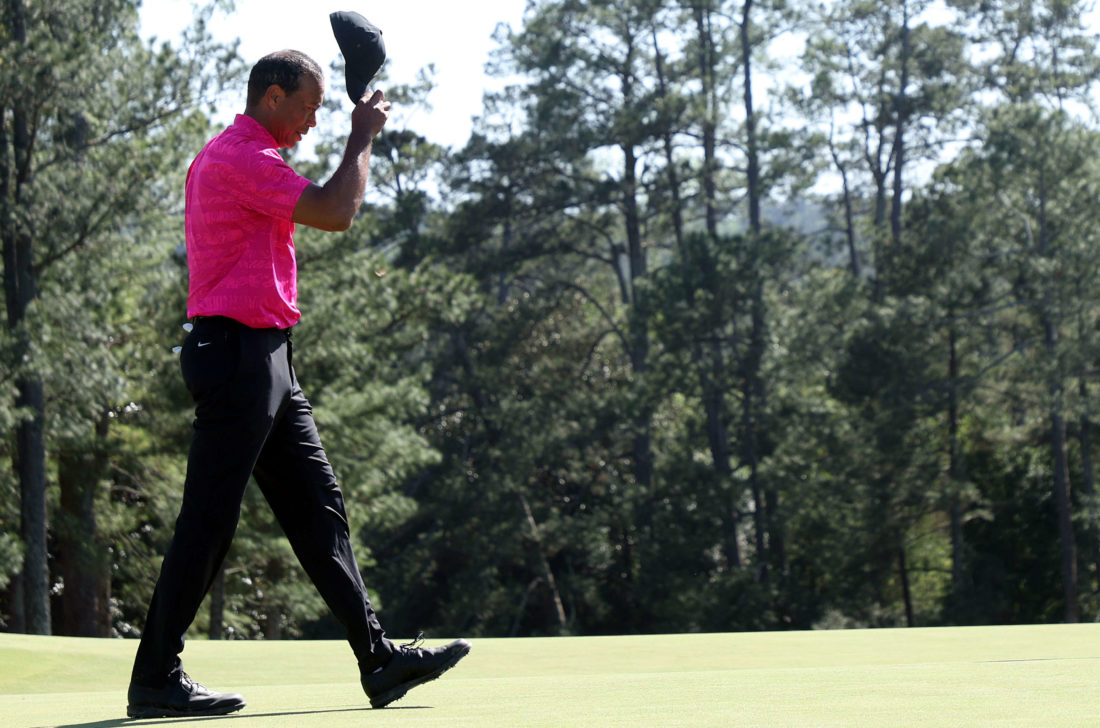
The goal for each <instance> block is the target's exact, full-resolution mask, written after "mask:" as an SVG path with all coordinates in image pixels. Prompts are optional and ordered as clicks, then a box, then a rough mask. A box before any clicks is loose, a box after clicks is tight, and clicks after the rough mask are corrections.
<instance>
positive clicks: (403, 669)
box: [359, 635, 471, 708]
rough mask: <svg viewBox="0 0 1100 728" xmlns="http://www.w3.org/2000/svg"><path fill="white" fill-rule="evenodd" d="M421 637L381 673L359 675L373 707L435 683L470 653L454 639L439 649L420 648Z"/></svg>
mask: <svg viewBox="0 0 1100 728" xmlns="http://www.w3.org/2000/svg"><path fill="white" fill-rule="evenodd" d="M422 641H423V635H419V636H417V638H416V639H415V640H413V641H412V642H410V643H409V644H407V645H401V646H400V647H398V648H397V650H396V651H395V652H394V653H393V657H391V658H390V661H389V662H387V663H386V666H385V667H383V668H382V669H381V670H378V671H376V672H370V673H366V672H364V673H361V674H360V677H359V681H360V683H362V685H363V692H365V693H366V694H367V697H368V698H370V705H371V707H372V708H382V707H385V706H387V705H389V704H390V703H392V702H393V701H395V700H397V699H398V698H402V697H404V696H405V693H407V692H409V690H411V689H412V688H415V687H416V686H417V685H423V684H424V683H426V682H428V681H430V680H435V679H436V678H437V677H439V676H440V675H442V674H443V673H445V672H447V670H450V669H451V668H452V667H454V666H455V665H456V664H458V661H459V660H461V659H462V658H463V657H465V656H466V655H467V654H468V653H469V652H470V646H471V645H470V643H469V642H467V641H466V640H455V641H454V642H451V643H449V644H446V645H443V646H442V647H419V646H418V645H420V644H421V642H422Z"/></svg>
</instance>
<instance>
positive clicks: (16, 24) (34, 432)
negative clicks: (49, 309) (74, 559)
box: [0, 0, 50, 634]
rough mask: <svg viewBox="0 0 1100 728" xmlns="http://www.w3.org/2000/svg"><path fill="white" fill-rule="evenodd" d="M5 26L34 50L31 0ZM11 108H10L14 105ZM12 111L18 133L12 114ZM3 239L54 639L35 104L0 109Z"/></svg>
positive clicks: (39, 589) (31, 539)
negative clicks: (37, 329)
mask: <svg viewBox="0 0 1100 728" xmlns="http://www.w3.org/2000/svg"><path fill="white" fill-rule="evenodd" d="M5 10H6V17H5V24H6V26H7V28H8V30H9V32H10V34H11V38H12V40H14V41H15V43H16V44H18V45H26V43H27V28H26V10H25V8H24V5H23V0H8V2H7V5H6V8H5ZM9 104H10V105H11V107H10V108H8V105H9ZM9 113H10V133H11V136H10V138H9V136H8V133H9V123H8V116H9ZM0 114H2V116H0V206H2V207H0V235H2V236H3V255H4V300H5V305H6V312H7V324H8V329H9V330H10V331H11V332H12V333H13V335H14V336H13V341H14V342H15V346H16V347H17V349H18V350H17V351H15V352H14V356H13V359H14V360H15V361H19V362H24V364H25V365H28V364H29V366H28V367H27V368H26V369H23V370H21V371H19V372H18V373H17V375H16V391H17V393H18V394H17V397H16V406H17V407H18V408H20V409H22V410H24V411H26V412H27V414H26V415H24V417H23V418H22V419H21V420H20V422H19V424H18V425H17V426H16V431H15V450H14V454H13V458H12V461H13V462H12V465H13V470H14V472H15V475H16V477H17V478H18V481H19V490H20V498H21V503H20V532H21V535H22V537H23V548H24V552H23V571H22V574H21V575H20V584H19V586H20V587H21V589H22V592H23V605H22V606H23V615H22V621H23V628H24V631H26V632H28V633H30V634H49V633H50V574H49V561H48V559H47V527H46V524H47V510H46V439H45V409H46V402H45V394H44V391H43V385H42V379H41V377H40V376H39V375H38V374H37V373H36V372H35V371H34V363H33V362H28V359H29V352H30V335H29V332H28V331H27V330H26V327H25V325H24V322H25V319H26V315H27V309H28V307H29V306H30V304H31V302H32V301H34V300H35V298H37V296H38V289H37V281H36V270H35V265H34V245H33V238H32V235H31V231H30V230H28V229H27V228H26V225H25V223H24V222H22V221H21V220H19V217H20V215H19V214H18V213H19V211H20V208H21V207H22V206H23V205H24V204H26V202H25V191H26V189H27V187H28V186H29V185H30V182H31V147H32V135H31V125H30V120H29V118H28V116H27V105H26V104H23V103H19V100H18V99H15V100H10V99H9V100H7V101H5V102H4V108H3V109H0Z"/></svg>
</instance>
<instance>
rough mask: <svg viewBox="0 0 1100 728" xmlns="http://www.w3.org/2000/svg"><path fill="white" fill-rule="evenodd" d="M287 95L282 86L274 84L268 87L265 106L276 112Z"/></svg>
mask: <svg viewBox="0 0 1100 728" xmlns="http://www.w3.org/2000/svg"><path fill="white" fill-rule="evenodd" d="M286 95H287V94H286V91H284V90H283V87H282V86H280V85H279V84H277V83H273V84H271V85H270V86H268V87H267V91H266V92H265V93H264V106H266V107H268V108H269V109H272V110H274V109H275V108H276V107H278V106H279V104H280V103H281V102H282V100H283V99H285V98H286Z"/></svg>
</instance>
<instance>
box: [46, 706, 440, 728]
mask: <svg viewBox="0 0 1100 728" xmlns="http://www.w3.org/2000/svg"><path fill="white" fill-rule="evenodd" d="M427 709H428V706H426V705H401V706H391V707H387V708H386V709H385V710H386V712H389V711H391V710H427ZM369 710H377V709H376V708H366V707H364V708H332V709H329V710H290V711H287V712H285V713H233V714H231V715H198V716H193V717H187V716H180V717H174V718H115V719H112V720H96V721H92V722H91V723H69V724H66V725H59V726H55V727H54V728H121V727H122V726H142V725H174V724H183V723H198V722H200V721H208V720H241V719H242V718H245V719H247V718H284V717H286V716H289V715H322V714H324V713H356V712H365V711H369Z"/></svg>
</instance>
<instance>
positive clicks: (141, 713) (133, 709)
mask: <svg viewBox="0 0 1100 728" xmlns="http://www.w3.org/2000/svg"><path fill="white" fill-rule="evenodd" d="M245 705H247V703H245V702H243V701H242V702H240V703H235V704H232V705H218V706H214V707H211V708H201V709H198V710H180V709H178V708H162V707H159V706H155V705H128V706H126V715H127V716H128V717H130V718H201V717H202V716H208V715H227V714H229V713H235V712H237V711H238V710H240V709H241V708H243V707H244V706H245Z"/></svg>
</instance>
